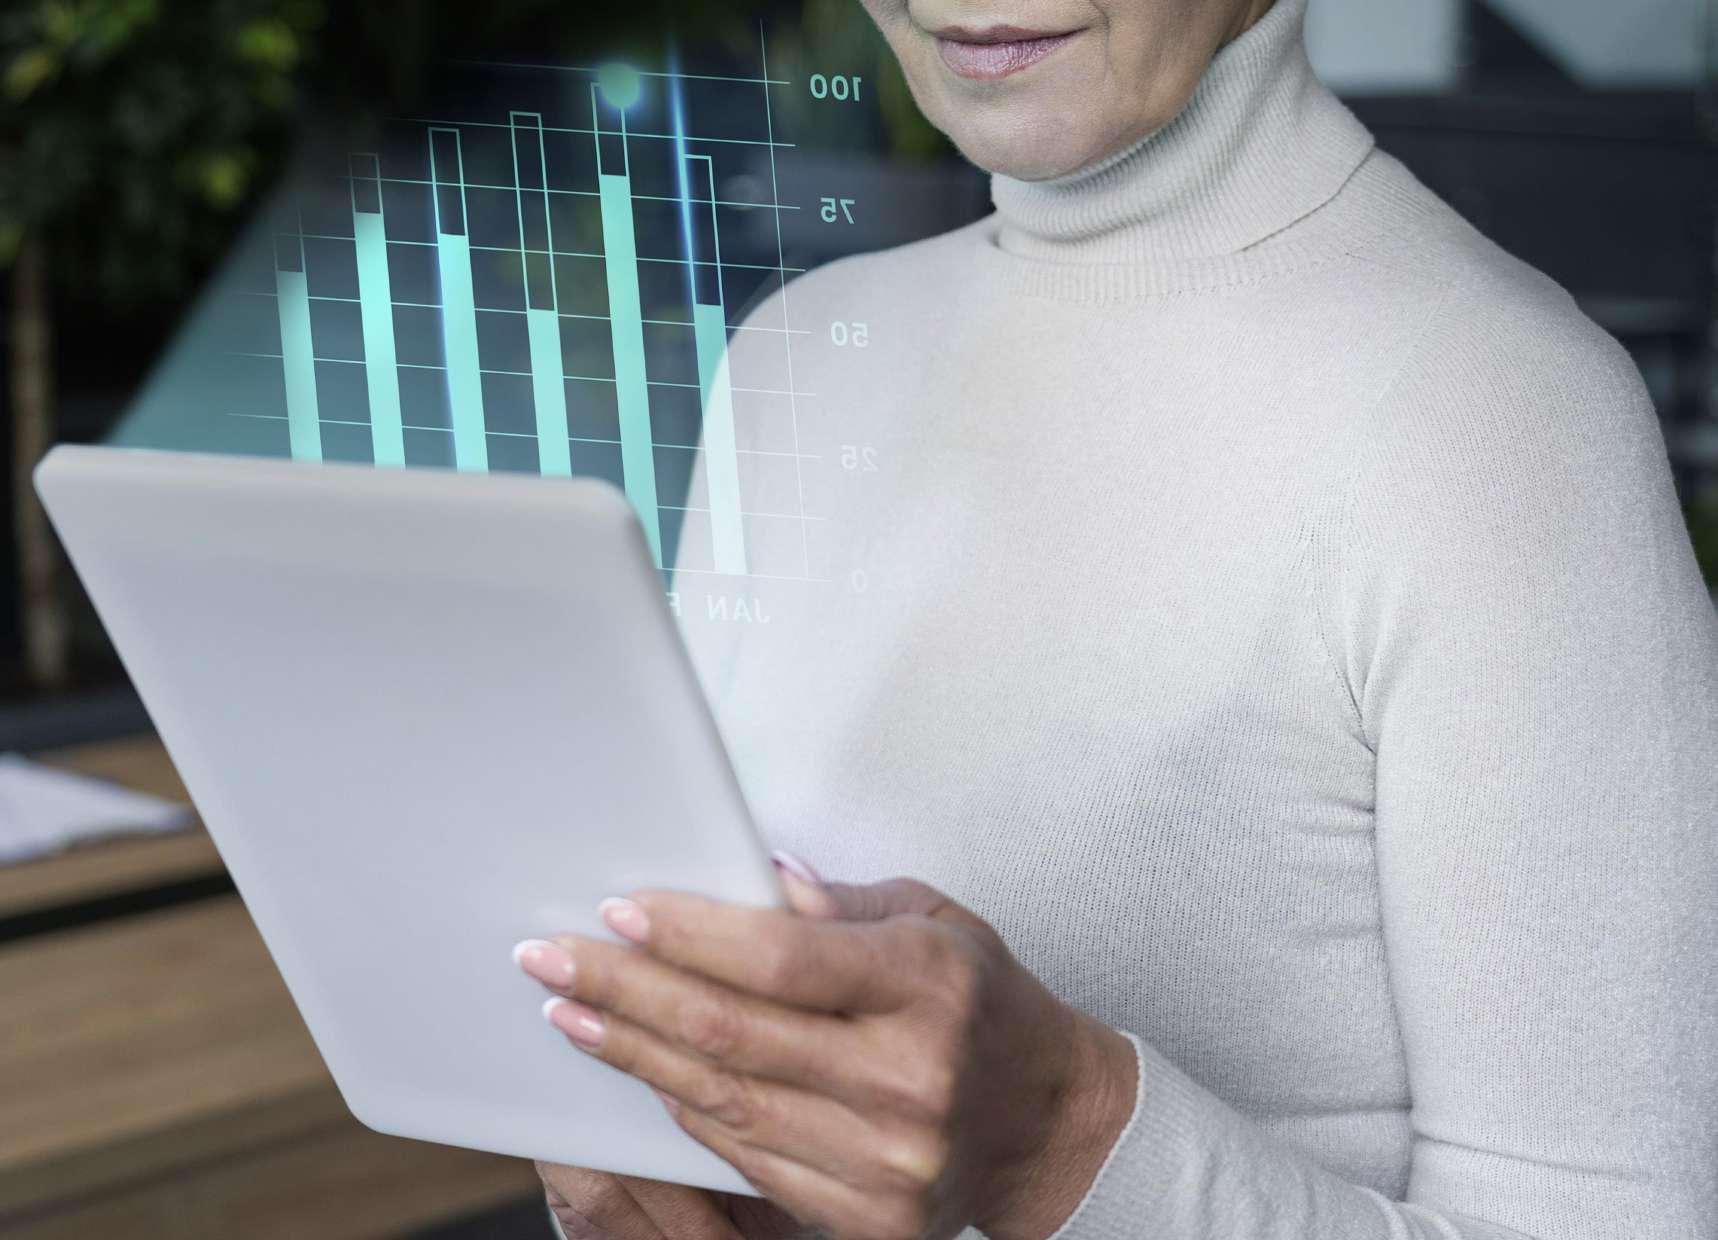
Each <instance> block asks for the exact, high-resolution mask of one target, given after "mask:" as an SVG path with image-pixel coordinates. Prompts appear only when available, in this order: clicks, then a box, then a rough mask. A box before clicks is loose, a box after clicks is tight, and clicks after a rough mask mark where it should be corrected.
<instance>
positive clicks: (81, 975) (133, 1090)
mask: <svg viewBox="0 0 1718 1240" xmlns="http://www.w3.org/2000/svg"><path fill="white" fill-rule="evenodd" d="M42 757H43V758H44V760H48V761H52V762H55V763H57V764H59V765H64V766H67V767H70V768H73V769H78V770H82V771H85V772H87V773H91V774H99V775H103V776H105V777H107V778H112V779H115V780H116V781H118V782H121V783H124V784H127V785H129V786H131V787H134V788H139V789H142V790H145V791H149V792H155V793H158V794H161V795H166V796H177V797H182V796H183V795H184V794H183V788H182V787H181V786H180V784H179V781H178V778H177V776H176V775H175V774H174V772H173V769H172V765H171V763H169V762H168V760H167V757H166V754H165V753H164V752H163V751H162V749H161V747H160V745H159V744H158V743H157V742H156V741H155V740H154V739H153V738H143V739H139V740H133V741H126V742H118V743H113V744H105V745H99V746H90V747H85V748H82V749H79V750H76V751H71V752H68V753H61V754H53V755H42ZM222 876H223V871H222V869H221V865H220V859H219V857H218V856H217V855H216V853H215V851H214V848H213V846H212V845H211V844H210V842H209V839H208V837H207V835H205V834H204V833H203V832H202V830H201V829H200V828H196V829H193V830H189V831H184V832H176V833H174V834H172V835H167V836H158V837H152V838H134V839H131V840H125V841H116V842H109V843H102V844H97V845H91V846H87V847H84V848H79V849H75V850H73V851H71V852H68V853H64V854H61V855H60V856H57V857H54V858H50V859H47V860H43V861H37V862H32V863H30V864H27V865H22V866H15V867H11V868H0V927H4V926H6V925H12V926H14V927H16V926H18V925H21V924H35V923H37V922H42V921H43V920H44V919H47V922H48V924H51V922H52V919H53V918H55V917H62V918H64V910H66V909H67V908H68V907H70V908H79V907H81V908H85V909H89V908H94V909H95V910H96V912H95V913H94V914H93V916H95V917H96V918H97V919H96V920H93V921H91V922H90V923H89V924H86V925H80V926H74V927H71V928H60V929H50V930H47V931H42V932H36V933H29V934H26V935H24V936H23V937H15V938H11V939H9V940H7V941H5V942H3V943H0V1235H4V1236H5V1237H7V1240H72V1238H73V1237H76V1238H78V1240H86V1238H92V1237H96V1238H99V1237H106V1236H114V1237H126V1238H127V1240H129V1238H130V1237H156V1236H162V1237H168V1236H170V1237H184V1238H186V1240H199V1238H201V1237H222V1238H227V1237H235V1236H244V1237H247V1238H249V1240H271V1238H273V1237H281V1238H283V1240H284V1238H286V1237H293V1238H295V1240H296V1238H300V1237H316V1238H318V1240H361V1238H365V1237H383V1236H400V1235H404V1234H408V1233H410V1232H411V1231H412V1230H414V1229H416V1228H420V1227H424V1226H428V1225H430V1224H433V1223H437V1222H442V1221H446V1220H448V1219H452V1218H456V1217H459V1216H462V1215H466V1214H471V1213H474V1212H477V1211H481V1210H483V1209H486V1208H488V1207H491V1206H494V1205H498V1204H501V1203H504V1202H507V1201H510V1200H514V1199H517V1198H519V1197H522V1196H525V1195H527V1194H530V1193H532V1192H533V1191H535V1188H536V1176H535V1175H534V1173H533V1172H532V1170H531V1167H530V1164H529V1163H525V1162H521V1161H519V1160H517V1159H509V1158H501V1157H498V1156H495V1155H490V1154H480V1153H475V1152H472V1151H469V1150H456V1149H452V1148H449V1147H446V1146H439V1145H429V1144H426V1143H422V1142H417V1141H407V1140H402V1139H400V1138H396V1137H385V1136H381V1135H379V1134H377V1133H373V1132H371V1131H370V1130H368V1129H366V1128H364V1127H362V1126H361V1125H360V1124H358V1122H357V1121H356V1120H354V1119H353V1118H352V1117H351V1115H350V1113H349V1112H348V1111H347V1110H346V1107H345V1105H344V1104H343V1103H342V1102H341V1101H340V1097H339V1095H338V1093H337V1092H336V1091H335V1088H334V1083H333V1081H332V1080H331V1079H330V1078H329V1076H328V1073H327V1070H326V1069H325V1068H324V1067H323V1064H322V1060H321V1058H320V1056H319V1055H318V1054H317V1052H316V1048H315V1046H314V1044H313V1043H312V1042H311V1040H310V1035H309V1033H308V1032H307V1031H306V1030H305V1028H304V1024H303V1022H302V1021H301V1020H300V1019H299V1016H298V1011H297V1009H296V1008H295V1007H294V1006H293V1003H292V1000H291V998H290V997H289V996H288V994H287V992H286V988H285V986H284V985H283V984H282V982H281V980H280V976H279V974H278V973H277V972H276V971H275V968H274V965H273V963H272V962H271V961H270V959H269V956H268V953H267V952H266V951H265V950H264V948H263V945H262V940H261V939H260V938H259V937H258V936H257V932H256V929H255V927H254V926H253V925H252V924H251V920H250V918H249V916H248V915H247V914H246V913H245V910H244V906H243V904H241V903H240V902H239V900H238V898H237V897H236V896H234V895H230V894H214V895H209V894H202V892H203V890H204V889H205V888H207V889H209V890H217V889H218V887H219V884H220V880H221V878H222ZM199 884H201V885H202V886H201V887H200V886H199ZM163 890H165V891H168V892H169V893H177V896H176V897H175V898H179V899H180V902H178V903H171V904H169V905H168V906H167V907H161V908H156V909H153V910H151V911H146V912H139V913H124V912H116V909H120V908H122V907H123V905H124V903H125V901H126V900H127V899H128V898H130V897H131V895H132V894H134V893H139V892H147V891H156V892H160V891H163ZM187 893H189V894H187ZM192 896H195V897H197V898H191V897H192ZM142 902H143V903H145V904H146V903H147V900H145V901H142ZM546 1234H547V1230H546V1229H545V1235H546Z"/></svg>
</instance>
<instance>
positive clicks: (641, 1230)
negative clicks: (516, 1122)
mask: <svg viewBox="0 0 1718 1240" xmlns="http://www.w3.org/2000/svg"><path fill="white" fill-rule="evenodd" d="M537 1177H538V1178H539V1179H541V1180H542V1181H543V1188H544V1191H545V1192H546V1193H547V1195H548V1199H549V1212H550V1213H551V1214H553V1215H554V1216H555V1221H556V1222H557V1223H559V1224H560V1225H561V1230H562V1232H564V1233H565V1234H566V1236H567V1240H673V1237H671V1236H665V1235H664V1234H663V1231H662V1229H661V1228H660V1227H658V1226H657V1225H656V1223H655V1222H654V1221H653V1220H652V1219H651V1217H650V1215H648V1214H646V1213H645V1211H644V1207H642V1206H640V1205H639V1204H638V1202H637V1200H636V1199H635V1198H634V1197H633V1195H632V1193H631V1191H630V1190H629V1189H628V1188H627V1186H626V1185H625V1184H624V1183H623V1182H622V1181H621V1178H620V1177H619V1176H617V1175H611V1174H609V1173H608V1172H606V1171H592V1170H591V1169H589V1168H588V1167H565V1166H561V1165H560V1164H558V1163H545V1162H540V1163H538V1164H537Z"/></svg>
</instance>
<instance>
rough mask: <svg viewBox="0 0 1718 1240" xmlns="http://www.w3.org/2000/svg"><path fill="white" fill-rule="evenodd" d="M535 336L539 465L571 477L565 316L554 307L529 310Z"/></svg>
mask: <svg viewBox="0 0 1718 1240" xmlns="http://www.w3.org/2000/svg"><path fill="white" fill-rule="evenodd" d="M525 326H526V329H527V331H528V332H529V333H530V337H531V395H532V397H533V399H534V401H535V403H536V406H537V468H538V469H539V470H540V471H541V472H542V473H545V474H553V475H555V476H556V477H559V478H570V477H572V474H573V458H572V453H571V452H570V450H569V445H568V441H567V437H568V431H567V385H566V371H565V370H564V369H563V368H562V365H561V316H560V315H558V314H556V313H555V312H554V311H553V310H527V311H526V312H525Z"/></svg>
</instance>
